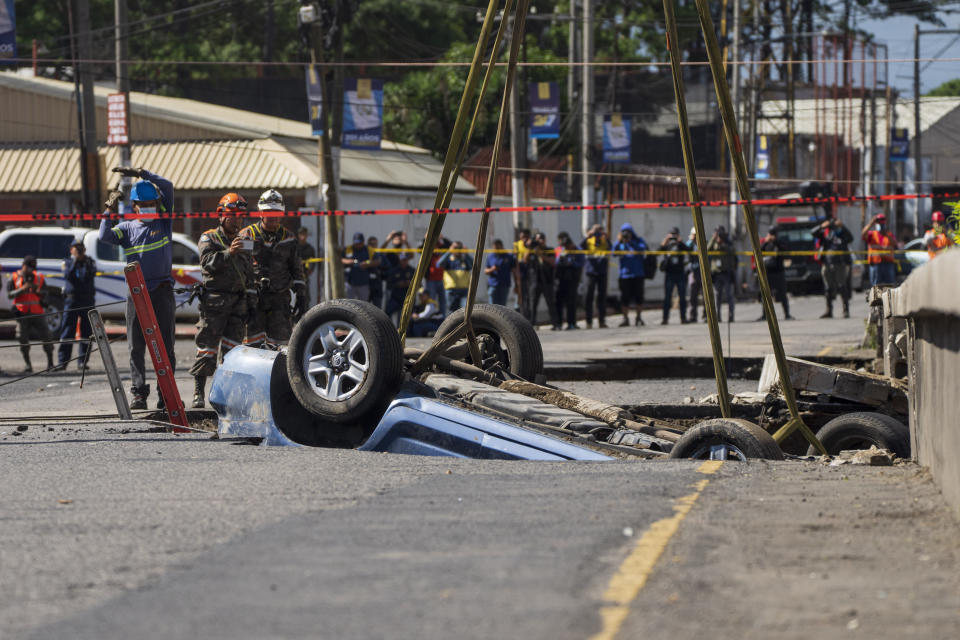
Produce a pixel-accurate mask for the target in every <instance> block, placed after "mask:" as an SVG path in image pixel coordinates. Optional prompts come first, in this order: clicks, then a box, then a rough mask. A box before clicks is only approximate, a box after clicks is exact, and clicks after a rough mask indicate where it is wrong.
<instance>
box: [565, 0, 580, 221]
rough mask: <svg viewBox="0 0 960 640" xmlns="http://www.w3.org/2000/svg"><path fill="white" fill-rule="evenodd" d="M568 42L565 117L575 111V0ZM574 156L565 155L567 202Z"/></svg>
mask: <svg viewBox="0 0 960 640" xmlns="http://www.w3.org/2000/svg"><path fill="white" fill-rule="evenodd" d="M568 36H569V42H568V44H567V49H568V53H567V62H569V66H568V67H567V117H568V118H571V119H572V118H573V116H574V114H575V113H576V112H577V108H576V105H577V68H576V62H577V59H578V56H577V0H570V31H569V34H568ZM569 130H570V131H573V132H574V133H573V138H574V144H573V146H574V147H576V146H577V145H576V142H577V140H576V138H577V134H576V129H574V128H572V127H571V128H570V129H569ZM575 159H576V156H575V155H574V154H572V153H571V154H568V155H567V197H566V200H567V201H568V202H569V201H571V200H573V199H574V195H573V194H574V190H573V184H574V183H573V172H574V169H575V167H574V164H575V162H576V160H575Z"/></svg>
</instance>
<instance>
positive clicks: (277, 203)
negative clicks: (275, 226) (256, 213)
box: [257, 189, 285, 211]
mask: <svg viewBox="0 0 960 640" xmlns="http://www.w3.org/2000/svg"><path fill="white" fill-rule="evenodd" d="M257 209H259V210H260V211H285V209H284V207H283V196H282V195H280V192H279V191H277V190H276V189H267V190H266V191H264V192H263V193H261V194H260V200H259V201H258V202H257Z"/></svg>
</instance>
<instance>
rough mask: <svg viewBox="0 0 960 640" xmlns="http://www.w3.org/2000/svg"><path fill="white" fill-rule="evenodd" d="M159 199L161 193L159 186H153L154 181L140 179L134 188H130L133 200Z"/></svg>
mask: <svg viewBox="0 0 960 640" xmlns="http://www.w3.org/2000/svg"><path fill="white" fill-rule="evenodd" d="M159 199H160V193H159V192H158V191H157V188H156V187H155V186H153V183H152V182H149V181H147V180H141V181H139V182H138V183H137V184H135V185H133V188H132V189H130V201H131V202H143V201H149V200H159Z"/></svg>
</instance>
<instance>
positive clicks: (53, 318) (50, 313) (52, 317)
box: [43, 298, 73, 339]
mask: <svg viewBox="0 0 960 640" xmlns="http://www.w3.org/2000/svg"><path fill="white" fill-rule="evenodd" d="M43 312H44V313H45V314H46V315H45V316H44V320H45V321H46V323H47V331H49V332H50V335H51V336H52V337H53V338H54V339H56V338H59V337H60V331H61V330H62V329H63V318H64V315H63V298H48V299H47V301H46V302H45V303H44V305H43ZM70 337H71V338H73V336H70Z"/></svg>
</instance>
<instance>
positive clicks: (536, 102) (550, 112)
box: [527, 82, 560, 139]
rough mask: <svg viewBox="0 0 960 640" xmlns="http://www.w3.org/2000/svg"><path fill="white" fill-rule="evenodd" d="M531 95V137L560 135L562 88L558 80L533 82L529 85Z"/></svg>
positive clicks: (557, 136) (528, 93) (541, 137)
mask: <svg viewBox="0 0 960 640" xmlns="http://www.w3.org/2000/svg"><path fill="white" fill-rule="evenodd" d="M527 95H528V96H529V97H530V137H531V138H538V139H551V138H559V137H560V89H559V87H558V86H557V83H556V82H531V83H530V84H529V85H528V86H527Z"/></svg>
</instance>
